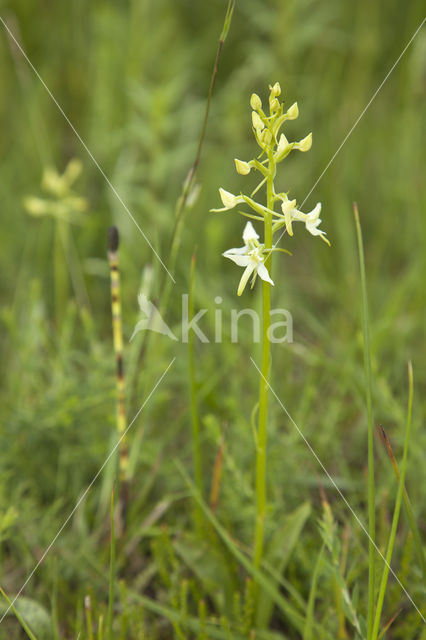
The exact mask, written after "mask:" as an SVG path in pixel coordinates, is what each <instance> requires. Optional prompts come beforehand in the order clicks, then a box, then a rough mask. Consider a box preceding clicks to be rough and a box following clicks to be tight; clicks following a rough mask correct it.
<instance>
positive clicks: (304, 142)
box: [294, 133, 312, 151]
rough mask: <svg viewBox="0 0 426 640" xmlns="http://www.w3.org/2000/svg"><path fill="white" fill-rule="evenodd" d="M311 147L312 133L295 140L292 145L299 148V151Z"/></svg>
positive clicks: (307, 149)
mask: <svg viewBox="0 0 426 640" xmlns="http://www.w3.org/2000/svg"><path fill="white" fill-rule="evenodd" d="M311 147H312V133H309V134H308V135H307V136H306V138H303V140H300V142H296V144H295V145H294V148H295V149H299V151H309V149H310V148H311Z"/></svg>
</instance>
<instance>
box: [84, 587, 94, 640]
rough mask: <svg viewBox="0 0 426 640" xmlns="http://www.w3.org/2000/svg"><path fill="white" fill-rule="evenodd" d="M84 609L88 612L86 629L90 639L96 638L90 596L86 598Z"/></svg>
mask: <svg viewBox="0 0 426 640" xmlns="http://www.w3.org/2000/svg"><path fill="white" fill-rule="evenodd" d="M84 611H85V613H86V629H87V638H88V640H94V636H93V618H92V602H91V599H90V596H86V597H85V598H84Z"/></svg>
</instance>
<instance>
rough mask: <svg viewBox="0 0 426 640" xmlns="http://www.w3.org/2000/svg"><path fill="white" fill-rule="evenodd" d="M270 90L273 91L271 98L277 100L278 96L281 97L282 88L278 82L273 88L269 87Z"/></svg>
mask: <svg viewBox="0 0 426 640" xmlns="http://www.w3.org/2000/svg"><path fill="white" fill-rule="evenodd" d="M269 88H270V90H271V98H276V97H277V96H280V95H281V87H280V83H279V82H276V83H275V84H274V86H273V87H271V85H269Z"/></svg>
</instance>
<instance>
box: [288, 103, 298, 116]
mask: <svg viewBox="0 0 426 640" xmlns="http://www.w3.org/2000/svg"><path fill="white" fill-rule="evenodd" d="M286 115H287V118H288V120H296V118H298V117H299V107H298V106H297V102H295V103H294V104H292V105H291V107H290V108H289V109H287V114H286Z"/></svg>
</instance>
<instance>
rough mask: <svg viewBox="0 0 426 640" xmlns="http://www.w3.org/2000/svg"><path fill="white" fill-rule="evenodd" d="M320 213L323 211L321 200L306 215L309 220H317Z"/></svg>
mask: <svg viewBox="0 0 426 640" xmlns="http://www.w3.org/2000/svg"><path fill="white" fill-rule="evenodd" d="M320 213H321V202H317V204H316V205H315V207H314V208H313V209H312V211H310V212H309V213H307V214H306V216H307V218H308V220H316V219H317V218H319V215H320Z"/></svg>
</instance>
